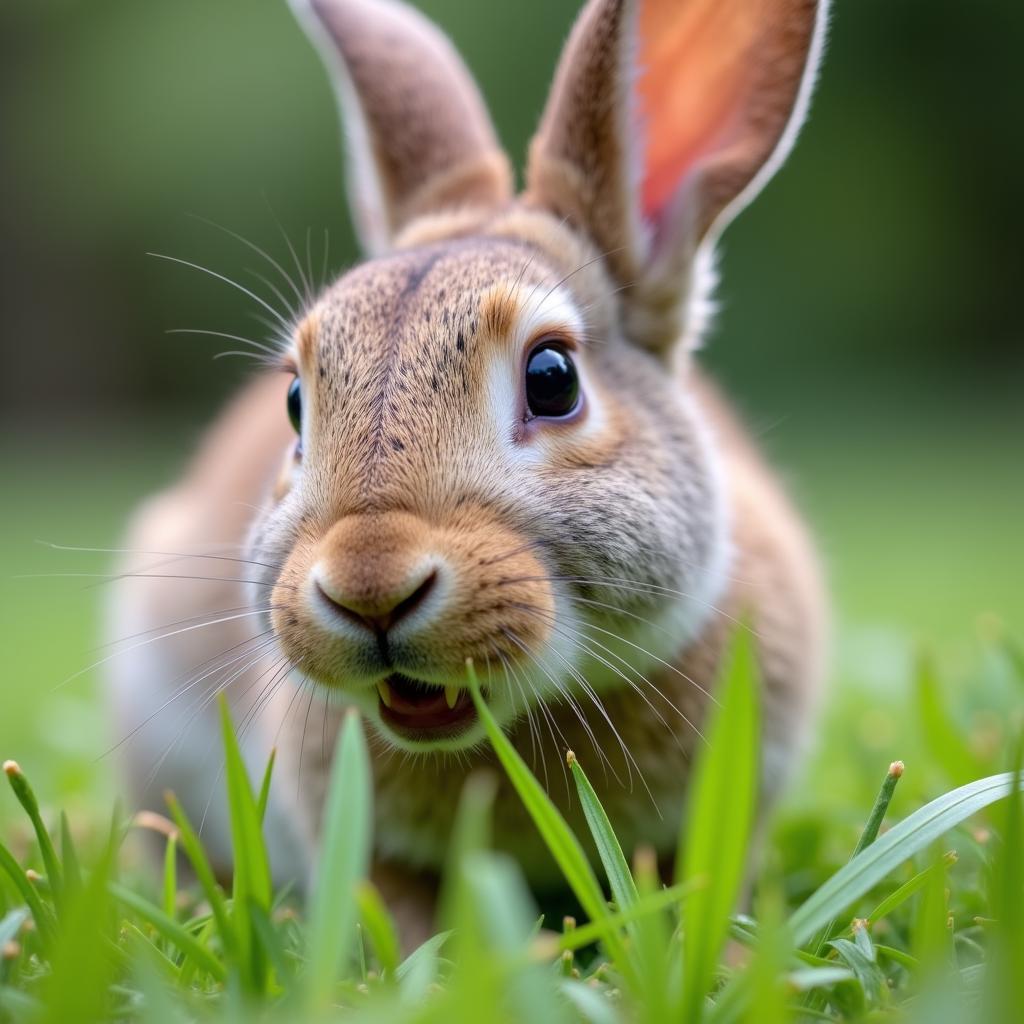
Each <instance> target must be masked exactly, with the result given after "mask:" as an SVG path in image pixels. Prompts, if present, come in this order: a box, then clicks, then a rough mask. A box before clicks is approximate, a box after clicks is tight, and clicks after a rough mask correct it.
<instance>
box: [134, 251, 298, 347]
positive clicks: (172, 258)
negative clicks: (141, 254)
mask: <svg viewBox="0 0 1024 1024" xmlns="http://www.w3.org/2000/svg"><path fill="white" fill-rule="evenodd" d="M146 255H147V256H155V257H156V258H157V259H159V260H168V261H169V262H171V263H180V264H181V266H183V267H191V268H192V269H193V270H199V271H201V272H202V273H204V274H209V276H210V277H215V278H216V279H217V280H218V281H223V282H224V283H225V284H228V285H230V286H231V287H232V288H237V289H238V291H240V292H242V294H243V295H248V296H249V298H250V299H252V300H253V302H256V303H257V304H258V305H260V306H262V307H263V308H264V309H265V310H266V311H267V312H268V313H269V314H270V315H271V316H272V317H273V318H274V319H275V320H276V321H277V323H278V324H280V326H281V328H282V329H283V330H284V331H285V333H290V331H291V326H292V325H291V324H290V323H289V322H288V320H287V319H286V318H285V317H284V316H282V315H281V313H280V312H278V310H276V309H275V308H274V307H273V306H272V305H271V304H270V303H269V302H267V301H266V299H262V298H260V296H259V295H257V294H256V293H255V292H254V291H252V290H251V289H249V288H246V287H245V285H243V284H239V283H238V282H237V281H233V280H232V279H231V278H230V277H227V276H225V275H224V274H218V273H217V271H216V270H210V268H209V267H204V266H203V265H202V264H200V263H193V262H192V261H191V260H183V259H179V258H178V257H177V256H168V255H167V254H166V253H162V252H147V253H146Z"/></svg>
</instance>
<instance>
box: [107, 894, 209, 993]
mask: <svg viewBox="0 0 1024 1024" xmlns="http://www.w3.org/2000/svg"><path fill="white" fill-rule="evenodd" d="M109 889H110V894H111V895H112V896H113V897H114V899H115V900H117V902H118V903H120V904H121V905H122V906H124V907H127V908H128V909H129V910H131V911H132V912H133V913H135V914H137V915H138V916H139V917H141V918H142V919H143V920H144V921H146V922H147V923H148V924H150V925H152V926H153V927H154V928H155V929H156V930H157V932H159V934H160V935H162V936H163V937H164V938H165V939H167V940H168V941H169V942H172V943H173V944H174V945H175V946H177V947H178V949H179V950H180V951H181V952H182V953H183V954H184V955H185V956H187V957H189V958H191V959H192V960H193V961H194V962H195V964H196V966H197V967H199V968H200V969H201V970H203V971H205V972H206V973H207V974H209V975H210V977H212V978H214V979H215V980H216V981H220V982H224V981H226V980H227V971H226V970H225V968H224V965H223V964H222V963H221V962H220V961H219V960H218V959H217V958H216V957H215V956H214V955H213V954H212V953H211V952H210V951H209V950H208V949H207V948H206V946H204V945H203V944H202V943H201V942H199V941H198V940H197V939H196V938H195V937H194V936H193V935H191V934H190V933H189V932H188V931H186V930H185V929H184V928H183V927H182V926H181V925H180V924H178V922H177V921H172V920H171V919H170V918H169V917H168V916H167V915H166V914H165V913H164V912H163V911H162V910H161V909H160V908H159V907H157V906H154V905H153V904H152V903H150V902H149V900H147V899H146V898H145V897H143V896H140V895H138V893H135V892H132V890H131V889H128V888H126V887H125V886H123V885H119V884H117V883H116V882H111V883H110V885H109Z"/></svg>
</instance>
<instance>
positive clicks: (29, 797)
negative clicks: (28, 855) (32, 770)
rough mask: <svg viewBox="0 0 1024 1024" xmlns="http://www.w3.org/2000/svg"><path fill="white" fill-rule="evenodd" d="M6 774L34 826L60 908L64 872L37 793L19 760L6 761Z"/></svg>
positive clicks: (47, 874)
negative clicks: (44, 820)
mask: <svg viewBox="0 0 1024 1024" xmlns="http://www.w3.org/2000/svg"><path fill="white" fill-rule="evenodd" d="M4 774H5V775H6V776H7V781H8V782H9V783H10V784H11V789H12V790H14V795H15V796H16V797H17V798H18V803H19V804H21V806H22V807H23V808H24V810H25V813H26V814H27V815H28V817H29V820H30V821H31V822H32V828H33V830H34V831H35V834H36V842H38V843H39V852H40V853H41V854H42V857H43V864H44V865H45V867H46V880H47V881H48V882H49V883H50V892H51V893H52V894H53V901H54V903H55V904H56V905H57V907H58V909H59V908H60V904H61V883H62V880H63V874H62V872H61V869H60V860H59V859H58V858H57V851H56V850H55V849H54V848H53V840H52V839H51V838H50V833H49V832H48V831H47V829H46V825H45V823H44V822H43V818H42V815H41V814H40V813H39V801H38V800H37V799H36V794H35V792H34V791H33V789H32V787H31V786H30V785H29V781H28V779H27V778H26V777H25V773H24V772H23V771H22V770H21V766H20V765H19V764H18V762H17V761H4Z"/></svg>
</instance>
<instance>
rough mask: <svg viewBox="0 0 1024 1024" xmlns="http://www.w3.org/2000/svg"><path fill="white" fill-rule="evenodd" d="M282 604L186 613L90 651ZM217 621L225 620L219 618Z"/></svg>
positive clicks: (273, 607) (243, 606) (277, 607)
mask: <svg viewBox="0 0 1024 1024" xmlns="http://www.w3.org/2000/svg"><path fill="white" fill-rule="evenodd" d="M281 607H282V606H281V605H276V604H267V605H259V606H256V605H251V604H243V605H239V606H238V607H237V608H218V609H216V610H215V611H211V612H201V613H199V614H196V615H186V616H185V617H184V618H181V619H175V620H174V621H173V622H164V623H161V624H160V625H159V626H150V627H149V629H140V630H139V632H138V633H129V634H128V635H127V636H122V637H118V638H117V639H116V640H110V641H108V642H107V643H105V644H101V645H100V646H99V647H94V648H92V650H91V651H90V652H89V653H90V654H95V653H98V652H99V651H106V650H109V649H110V648H111V647H117V646H118V645H119V644H126V643H128V641H129V640H138V639H140V638H141V637H144V636H147V635H148V634H150V633H158V632H159V631H160V630H162V629H172V628H173V627H175V626H184V625H186V624H189V623H196V624H197V625H214V624H215V623H214V621H213V617H215V616H219V615H227V616H232V615H234V614H235V613H236V612H238V613H241V612H245V613H246V614H248V615H258V614H261V613H264V612H272V611H278V610H280V609H281ZM216 621H218V622H219V621H223V620H220V619H217V620H216Z"/></svg>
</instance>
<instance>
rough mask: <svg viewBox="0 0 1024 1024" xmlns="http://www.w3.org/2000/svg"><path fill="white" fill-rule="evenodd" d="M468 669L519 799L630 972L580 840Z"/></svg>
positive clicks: (484, 718)
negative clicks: (507, 732) (495, 715)
mask: <svg viewBox="0 0 1024 1024" xmlns="http://www.w3.org/2000/svg"><path fill="white" fill-rule="evenodd" d="M467 671H468V674H469V687H470V693H471V694H472V696H473V703H474V704H475V705H476V711H477V714H478V715H479V716H480V721H481V722H482V723H483V725H484V729H485V730H486V731H487V736H488V739H490V741H491V746H493V747H494V751H495V753H496V754H497V755H498V760H499V761H500V762H501V764H502V767H503V768H504V769H505V773H506V774H507V775H508V778H509V781H510V782H511V783H512V785H513V787H514V788H515V790H516V792H517V793H518V794H519V799H520V800H522V802H523V806H524V807H525V808H526V810H527V813H528V814H529V815H530V818H531V819H532V820H533V823H534V825H536V826H537V830H538V831H539V832H540V834H541V837H542V838H543V840H544V843H545V845H546V846H547V848H548V851H549V852H550V853H551V856H552V857H553V858H554V860H555V863H556V864H557V865H558V867H559V869H560V870H561V872H562V876H563V877H564V878H565V881H566V882H567V883H568V885H569V888H570V889H572V891H573V894H574V895H575V897H576V899H578V900H579V902H580V905H581V906H582V907H583V909H584V910H585V911H586V913H587V916H588V917H589V918H590V920H591V921H592V922H593V923H594V924H595V925H597V926H598V927H600V928H601V937H602V939H603V940H604V942H605V945H606V946H607V947H608V952H609V954H611V956H612V957H613V959H614V960H615V961H616V964H617V965H618V966H619V968H620V969H621V970H623V971H628V970H629V967H628V963H629V961H628V955H627V953H626V948H625V945H624V943H623V941H622V938H621V936H620V935H619V934H618V933H617V932H616V931H615V929H614V928H611V927H608V926H603V925H602V922H603V921H604V920H605V919H606V918H607V917H608V916H609V910H608V904H607V903H606V902H605V898H604V893H603V892H602V891H601V886H600V884H599V883H598V881H597V876H596V875H595V874H594V870H593V868H592V867H591V866H590V861H589V860H587V855H586V854H585V853H584V852H583V847H582V846H581V845H580V841H579V840H578V839H577V838H576V836H575V835H574V834H573V831H572V829H570V828H569V826H568V825H567V824H566V822H565V819H564V818H563V817H562V816H561V814H559V813H558V809H557V808H556V807H555V805H554V804H553V803H552V802H551V798H550V797H549V796H548V795H547V793H545V792H544V788H543V786H541V784H540V783H539V782H538V781H537V779H536V778H534V776H533V773H532V772H531V771H530V769H529V768H528V767H527V766H526V762H525V761H523V759H522V758H521V757H520V756H519V754H518V752H517V751H516V749H515V748H514V747H513V746H512V744H511V743H510V742H509V741H508V738H507V737H506V736H505V734H504V733H503V732H502V731H501V727H500V726H499V725H498V723H497V722H496V721H495V720H494V716H493V715H492V714H491V710H490V708H488V707H487V704H486V703H485V701H484V699H483V697H482V696H481V694H480V685H479V683H478V682H477V678H476V672H475V671H474V670H473V666H472V664H467Z"/></svg>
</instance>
